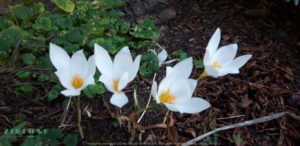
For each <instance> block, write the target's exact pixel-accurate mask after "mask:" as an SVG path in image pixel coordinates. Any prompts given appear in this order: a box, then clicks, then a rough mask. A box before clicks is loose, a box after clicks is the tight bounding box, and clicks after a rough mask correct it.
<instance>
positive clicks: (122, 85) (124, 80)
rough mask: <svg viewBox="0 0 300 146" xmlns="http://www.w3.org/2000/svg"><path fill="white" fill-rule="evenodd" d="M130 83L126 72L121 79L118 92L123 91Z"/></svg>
mask: <svg viewBox="0 0 300 146" xmlns="http://www.w3.org/2000/svg"><path fill="white" fill-rule="evenodd" d="M128 83H129V82H128V73H127V72H125V73H124V74H123V75H122V76H121V78H120V79H119V85H118V91H122V90H123V89H124V88H125V87H126V86H127V84H128Z"/></svg>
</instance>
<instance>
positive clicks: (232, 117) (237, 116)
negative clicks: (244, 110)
mask: <svg viewBox="0 0 300 146" xmlns="http://www.w3.org/2000/svg"><path fill="white" fill-rule="evenodd" d="M244 116H245V115H236V116H231V117H224V118H217V120H226V119H234V118H239V117H244Z"/></svg>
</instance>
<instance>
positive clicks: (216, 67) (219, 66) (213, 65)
mask: <svg viewBox="0 0 300 146" xmlns="http://www.w3.org/2000/svg"><path fill="white" fill-rule="evenodd" d="M211 67H213V68H215V69H220V68H222V65H221V64H220V63H219V62H218V61H217V60H215V61H214V62H213V63H212V64H211Z"/></svg>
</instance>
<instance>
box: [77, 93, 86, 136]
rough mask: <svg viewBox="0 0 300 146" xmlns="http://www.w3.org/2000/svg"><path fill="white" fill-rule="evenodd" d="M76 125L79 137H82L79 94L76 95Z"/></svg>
mask: <svg viewBox="0 0 300 146" xmlns="http://www.w3.org/2000/svg"><path fill="white" fill-rule="evenodd" d="M76 106H77V119H78V121H77V126H78V130H79V134H80V138H81V139H83V138H84V135H83V131H82V127H81V125H80V123H81V110H80V96H78V97H77V105H76Z"/></svg>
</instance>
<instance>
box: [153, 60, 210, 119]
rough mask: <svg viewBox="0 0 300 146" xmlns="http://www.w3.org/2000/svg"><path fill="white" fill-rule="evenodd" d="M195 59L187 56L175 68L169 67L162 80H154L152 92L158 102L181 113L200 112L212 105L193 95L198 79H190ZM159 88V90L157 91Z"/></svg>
mask: <svg viewBox="0 0 300 146" xmlns="http://www.w3.org/2000/svg"><path fill="white" fill-rule="evenodd" d="M192 68H193V59H192V58H191V57H190V58H187V59H185V60H183V61H181V62H179V63H178V64H176V65H175V66H174V67H173V68H172V67H167V75H166V77H165V78H164V79H163V80H162V81H161V82H160V84H159V86H158V87H157V83H156V82H155V81H154V82H153V84H152V89H151V94H152V96H153V97H154V98H155V100H156V102H157V103H163V104H164V105H165V106H166V107H167V108H168V109H169V110H171V111H174V112H180V113H190V114H193V113H198V112H201V111H203V110H205V109H207V108H209V107H210V104H209V102H207V101H206V100H204V99H202V98H199V97H192V95H193V92H194V90H195V89H196V86H197V80H193V79H188V77H189V76H190V74H191V72H192ZM157 88H158V91H157Z"/></svg>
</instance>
